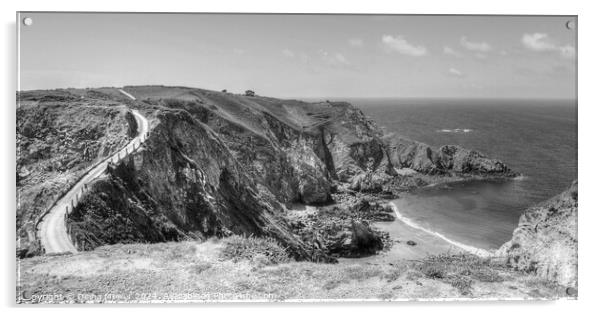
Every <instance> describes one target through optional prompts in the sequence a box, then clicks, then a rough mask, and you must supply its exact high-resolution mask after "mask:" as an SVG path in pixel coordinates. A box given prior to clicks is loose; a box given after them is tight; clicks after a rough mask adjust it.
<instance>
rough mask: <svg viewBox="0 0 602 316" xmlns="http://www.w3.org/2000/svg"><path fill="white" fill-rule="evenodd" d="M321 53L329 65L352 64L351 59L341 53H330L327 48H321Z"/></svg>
mask: <svg viewBox="0 0 602 316" xmlns="http://www.w3.org/2000/svg"><path fill="white" fill-rule="evenodd" d="M319 54H320V57H321V58H322V60H323V61H324V62H325V63H326V64H327V65H329V66H334V67H342V66H349V65H351V63H350V62H349V60H347V58H346V57H345V56H344V55H343V54H341V53H330V52H327V51H325V50H320V51H319Z"/></svg>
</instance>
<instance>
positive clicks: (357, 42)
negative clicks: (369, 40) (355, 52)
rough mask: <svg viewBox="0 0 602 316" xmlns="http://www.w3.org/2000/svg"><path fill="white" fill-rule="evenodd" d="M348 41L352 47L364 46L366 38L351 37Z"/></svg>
mask: <svg viewBox="0 0 602 316" xmlns="http://www.w3.org/2000/svg"><path fill="white" fill-rule="evenodd" d="M347 42H348V43H349V45H350V46H352V47H362V46H364V40H363V39H361V38H350V39H349V40H348V41H347Z"/></svg>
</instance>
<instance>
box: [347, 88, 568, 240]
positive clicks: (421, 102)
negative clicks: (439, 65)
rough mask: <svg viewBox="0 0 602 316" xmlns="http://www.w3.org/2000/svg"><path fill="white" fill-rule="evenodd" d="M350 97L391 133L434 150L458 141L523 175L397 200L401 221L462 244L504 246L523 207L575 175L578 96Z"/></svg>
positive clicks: (552, 192)
mask: <svg viewBox="0 0 602 316" xmlns="http://www.w3.org/2000/svg"><path fill="white" fill-rule="evenodd" d="M346 101H349V102H351V103H352V104H354V105H355V106H357V107H359V108H360V109H361V110H362V112H364V114H366V115H367V116H368V117H370V118H371V119H372V120H373V121H375V122H376V123H377V124H378V125H379V126H381V127H382V128H383V129H384V132H385V133H387V134H388V133H393V134H397V135H403V136H405V137H407V138H410V139H413V140H416V141H420V142H424V143H427V144H429V145H431V146H434V147H437V148H438V147H439V146H442V145H446V144H453V145H460V146H462V147H465V148H470V149H475V150H478V151H480V152H482V153H484V154H485V155H487V156H489V157H493V158H497V159H500V160H501V161H503V162H504V163H506V164H507V165H508V166H509V167H510V168H511V169H513V170H515V171H518V172H520V173H521V174H522V175H523V176H521V177H518V178H516V179H513V180H509V181H503V182H497V181H494V182H484V181H472V182H463V183H457V184H452V185H444V186H435V187H427V188H423V189H419V190H417V191H414V192H411V193H407V194H404V195H403V196H400V198H399V199H397V200H394V201H393V203H394V205H395V206H396V209H397V212H398V217H399V219H400V220H403V221H404V222H406V224H409V225H411V226H414V227H415V228H419V229H422V230H424V231H426V232H429V233H431V234H434V235H435V236H438V237H441V238H442V239H444V240H446V241H448V242H450V243H452V244H457V245H462V246H464V248H465V249H467V248H472V249H484V250H491V249H497V248H499V247H500V246H501V245H502V244H503V243H505V242H506V241H508V240H510V238H511V237H512V232H513V230H514V229H515V228H516V227H517V224H518V220H519V217H520V215H521V214H522V212H523V211H524V210H525V209H527V208H528V207H530V206H534V205H536V204H538V203H540V202H543V201H545V200H547V199H549V198H551V197H553V196H554V195H556V194H558V193H560V192H562V191H563V190H565V189H566V188H568V187H569V185H570V184H571V182H572V181H573V180H575V179H577V102H576V101H575V100H509V99H466V100H465V99H348V100H346ZM399 227H401V226H399ZM399 229H402V228H399Z"/></svg>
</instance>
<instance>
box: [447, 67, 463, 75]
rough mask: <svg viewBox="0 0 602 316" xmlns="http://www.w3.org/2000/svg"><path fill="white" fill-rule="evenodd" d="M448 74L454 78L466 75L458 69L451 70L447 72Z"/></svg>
mask: <svg viewBox="0 0 602 316" xmlns="http://www.w3.org/2000/svg"><path fill="white" fill-rule="evenodd" d="M447 73H448V74H450V75H452V76H454V77H464V73H463V72H461V71H460V70H458V69H456V68H453V67H452V68H449V69H448V71H447Z"/></svg>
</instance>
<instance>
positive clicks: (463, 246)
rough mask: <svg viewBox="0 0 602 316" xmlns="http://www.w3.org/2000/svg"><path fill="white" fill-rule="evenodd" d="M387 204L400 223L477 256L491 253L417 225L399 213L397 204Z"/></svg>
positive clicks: (485, 255) (490, 254) (488, 255)
mask: <svg viewBox="0 0 602 316" xmlns="http://www.w3.org/2000/svg"><path fill="white" fill-rule="evenodd" d="M388 205H389V206H390V207H391V208H392V209H393V212H394V213H395V216H396V217H397V219H398V220H399V221H401V222H402V223H404V224H405V225H406V226H408V227H411V228H414V229H416V230H419V231H422V232H424V233H426V234H429V235H431V236H434V237H436V238H439V239H441V240H442V241H444V242H446V243H448V244H450V245H452V246H454V247H456V248H458V249H461V250H462V251H466V252H468V253H471V254H473V255H476V256H479V257H490V256H492V255H493V253H492V252H490V251H487V250H485V249H481V248H477V247H473V246H470V245H466V244H463V243H461V242H458V241H455V240H453V239H450V238H448V237H447V236H445V235H443V234H441V233H438V232H436V231H431V230H429V229H427V228H424V227H422V226H420V225H418V224H417V223H415V222H414V221H412V220H411V219H409V218H407V217H405V216H403V215H402V214H401V213H400V211H399V209H398V208H397V205H395V203H393V202H389V203H388Z"/></svg>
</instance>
